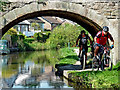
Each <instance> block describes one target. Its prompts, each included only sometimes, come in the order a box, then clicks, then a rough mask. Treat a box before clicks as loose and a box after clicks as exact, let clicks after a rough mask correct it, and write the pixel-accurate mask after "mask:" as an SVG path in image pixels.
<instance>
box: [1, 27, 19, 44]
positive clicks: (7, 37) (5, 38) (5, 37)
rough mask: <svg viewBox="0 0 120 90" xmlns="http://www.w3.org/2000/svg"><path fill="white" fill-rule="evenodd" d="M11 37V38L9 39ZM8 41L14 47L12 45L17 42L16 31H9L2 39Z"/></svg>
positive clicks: (12, 29)
mask: <svg viewBox="0 0 120 90" xmlns="http://www.w3.org/2000/svg"><path fill="white" fill-rule="evenodd" d="M10 37H11V38H10ZM3 39H4V40H10V39H11V41H12V44H13V45H14V43H16V42H17V39H18V35H17V31H16V29H14V28H11V29H9V30H8V31H7V32H6V33H5V34H4V35H3V37H2V40H3Z"/></svg>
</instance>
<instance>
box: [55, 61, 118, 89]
mask: <svg viewBox="0 0 120 90" xmlns="http://www.w3.org/2000/svg"><path fill="white" fill-rule="evenodd" d="M77 62H78V61H76V63H75V64H74V65H71V64H69V65H64V64H62V66H59V65H57V66H58V67H57V66H56V67H57V68H58V70H59V71H60V73H63V76H64V77H65V78H66V79H67V80H68V81H71V82H73V83H74V84H72V85H73V87H74V85H75V86H76V85H77V86H78V87H79V86H80V85H82V83H84V84H85V87H84V88H89V87H92V88H119V85H120V82H119V77H120V76H119V73H120V62H118V63H117V65H115V66H113V69H112V70H111V71H109V68H106V69H105V71H97V70H94V71H92V70H91V69H86V70H78V69H80V68H81V65H77V64H80V63H77ZM75 83H78V84H75ZM84 84H83V86H84ZM86 84H87V85H88V86H86ZM74 88H77V87H74ZM80 88H81V87H80Z"/></svg>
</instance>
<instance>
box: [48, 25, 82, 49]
mask: <svg viewBox="0 0 120 90" xmlns="http://www.w3.org/2000/svg"><path fill="white" fill-rule="evenodd" d="M83 29H84V28H83V27H81V26H78V25H72V24H65V25H61V26H57V27H56V28H55V29H54V30H53V32H52V33H51V35H50V37H49V39H47V43H46V44H47V45H50V47H52V48H57V47H58V46H60V47H66V46H68V43H70V46H73V45H74V44H75V43H76V40H77V37H78V36H79V34H80V31H81V30H83Z"/></svg>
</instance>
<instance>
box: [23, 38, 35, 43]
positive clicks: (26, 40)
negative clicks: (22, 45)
mask: <svg viewBox="0 0 120 90" xmlns="http://www.w3.org/2000/svg"><path fill="white" fill-rule="evenodd" d="M24 41H25V42H27V43H32V42H33V41H35V39H34V38H25V39H24Z"/></svg>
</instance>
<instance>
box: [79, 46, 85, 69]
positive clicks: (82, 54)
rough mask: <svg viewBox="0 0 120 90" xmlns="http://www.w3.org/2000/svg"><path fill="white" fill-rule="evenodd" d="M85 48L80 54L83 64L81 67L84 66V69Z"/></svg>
mask: <svg viewBox="0 0 120 90" xmlns="http://www.w3.org/2000/svg"><path fill="white" fill-rule="evenodd" d="M85 58H86V56H85V48H84V47H83V48H82V51H81V54H80V62H81V65H82V66H83V69H85Z"/></svg>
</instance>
